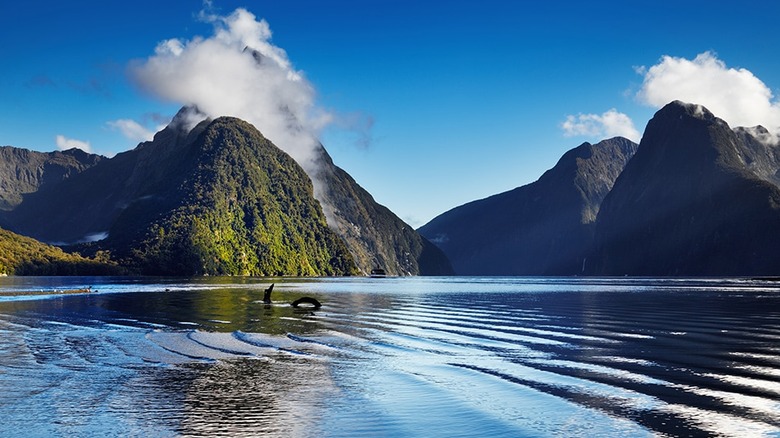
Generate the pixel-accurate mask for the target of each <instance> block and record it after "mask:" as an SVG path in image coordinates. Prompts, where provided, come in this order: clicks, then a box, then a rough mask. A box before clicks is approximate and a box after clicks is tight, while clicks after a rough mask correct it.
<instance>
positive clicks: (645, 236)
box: [586, 102, 780, 275]
mask: <svg viewBox="0 0 780 438" xmlns="http://www.w3.org/2000/svg"><path fill="white" fill-rule="evenodd" d="M753 131H754V132H755V130H753ZM770 152H772V153H770ZM776 163H777V158H776V155H775V154H774V153H773V151H772V150H771V149H768V148H767V146H765V145H763V144H762V143H761V142H759V141H758V140H757V139H756V137H755V136H754V135H752V134H751V132H750V131H749V130H744V129H738V130H737V131H736V132H735V131H734V130H732V129H731V128H730V127H729V126H728V125H727V124H726V122H724V121H723V120H721V119H718V118H717V117H715V116H714V115H713V114H712V113H710V112H709V111H707V110H706V109H705V108H703V107H701V106H699V105H690V104H684V103H681V102H673V103H670V104H669V105H667V106H666V107H664V108H662V109H661V110H660V111H658V112H657V113H656V114H655V116H654V117H653V119H652V120H651V121H650V122H649V123H648V125H647V128H646V130H645V134H644V136H643V138H642V142H641V144H640V146H639V150H638V151H637V153H636V155H635V156H634V158H633V159H632V160H631V161H630V162H629V163H628V165H627V166H626V168H625V170H624V171H623V173H622V174H621V175H620V177H619V178H618V180H617V181H616V182H615V185H614V187H613V189H612V191H611V192H610V193H609V195H608V196H607V197H606V198H605V199H604V202H603V203H602V206H601V211H600V213H599V216H598V221H597V227H596V239H595V250H594V253H593V256H592V257H591V258H589V260H588V262H587V266H586V272H587V273H590V274H598V275H776V274H777V273H778V272H780V258H779V257H777V251H778V248H780V233H778V230H780V189H778V187H777V185H776V184H777V169H778V167H777V164H776Z"/></svg>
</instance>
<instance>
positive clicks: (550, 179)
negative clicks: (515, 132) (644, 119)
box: [419, 137, 637, 275]
mask: <svg viewBox="0 0 780 438" xmlns="http://www.w3.org/2000/svg"><path fill="white" fill-rule="evenodd" d="M636 147H637V145H636V144H635V143H633V142H631V141H629V140H626V139H624V138H620V137H617V138H613V139H610V140H605V141H602V142H600V143H598V144H596V145H591V144H589V143H584V144H582V145H581V146H579V147H577V148H575V149H572V150H570V151H569V152H567V153H566V154H564V155H563V157H561V159H560V160H559V161H558V163H557V164H556V165H555V167H553V168H552V169H550V170H548V171H547V172H545V173H544V175H542V177H541V178H539V180H537V181H536V182H534V183H531V184H528V185H525V186H522V187H519V188H516V189H514V190H511V191H509V192H505V193H501V194H498V195H495V196H491V197H489V198H486V199H482V200H479V201H474V202H471V203H468V204H465V205H462V206H460V207H457V208H455V209H453V210H450V211H448V212H446V213H444V214H442V215H440V216H438V217H436V218H435V219H433V220H432V221H431V222H429V223H428V224H426V225H425V226H423V227H422V228H420V229H419V232H420V234H422V235H423V236H425V237H427V238H428V239H430V240H431V241H433V242H435V243H436V244H437V245H438V246H439V247H440V248H441V249H442V250H443V251H444V252H445V254H446V255H447V257H449V259H450V261H451V262H452V265H453V267H454V269H455V272H456V273H457V274H459V275H574V274H579V273H581V271H582V263H583V259H584V257H585V255H586V253H587V250H588V249H589V248H590V245H591V243H592V238H593V232H594V222H595V219H596V216H597V214H598V212H599V208H600V205H601V202H602V200H603V199H604V197H605V196H606V195H607V193H608V192H609V191H610V189H611V188H612V184H613V183H614V181H615V179H616V178H617V176H618V175H619V174H620V172H621V171H622V170H623V167H624V166H625V164H626V162H627V161H628V160H629V159H630V158H631V157H632V156H633V154H634V152H635V151H636Z"/></svg>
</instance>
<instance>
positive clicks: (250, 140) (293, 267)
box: [101, 117, 355, 275]
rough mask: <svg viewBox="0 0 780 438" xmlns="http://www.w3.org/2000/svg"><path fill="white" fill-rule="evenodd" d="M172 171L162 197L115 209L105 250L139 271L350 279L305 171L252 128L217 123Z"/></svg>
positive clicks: (347, 259)
mask: <svg viewBox="0 0 780 438" xmlns="http://www.w3.org/2000/svg"><path fill="white" fill-rule="evenodd" d="M170 165H171V166H170V167H169V169H168V170H169V171H168V172H167V173H166V172H163V173H161V175H160V176H161V178H162V180H166V179H169V180H168V181H166V182H167V184H166V185H165V187H167V188H168V190H167V191H161V190H157V191H155V195H153V196H140V197H138V198H137V199H136V200H135V201H134V202H133V203H131V204H130V205H129V206H128V207H127V208H125V209H124V210H122V212H121V213H120V214H119V215H118V217H117V219H116V221H115V222H114V224H113V226H112V227H111V230H110V232H109V237H108V239H106V241H105V242H104V243H103V244H102V245H105V246H109V247H112V248H114V249H115V251H117V253H118V255H119V256H120V257H122V256H124V257H130V258H131V259H134V263H135V264H140V265H141V266H142V268H143V271H144V272H154V273H163V274H167V273H178V274H181V273H189V274H212V275H213V274H217V275H225V274H229V275H237V274H238V275H247V274H249V275H346V274H351V273H354V272H355V266H354V263H353V261H352V258H351V256H350V254H349V252H348V251H347V249H346V247H345V246H344V244H343V242H342V241H341V240H340V239H339V238H338V236H336V235H335V233H333V232H332V231H331V230H330V229H329V228H328V226H327V223H326V220H325V216H324V214H323V213H322V210H321V208H320V205H319V203H318V202H317V201H316V200H315V199H314V195H313V188H312V185H311V181H310V180H309V178H308V176H307V175H306V173H305V172H304V171H303V169H301V168H300V166H298V164H297V163H295V161H294V160H293V159H292V158H290V157H289V156H288V155H287V154H285V153H284V152H283V151H281V150H280V149H278V148H277V147H276V146H274V145H273V144H272V143H271V142H270V141H268V140H267V139H266V138H264V137H263V136H262V134H260V132H258V131H257V130H256V129H255V128H254V127H253V126H252V125H249V124H248V123H246V122H243V121H241V120H239V119H235V118H229V117H221V118H218V119H216V120H214V121H213V122H210V123H208V125H207V126H205V127H204V128H203V131H202V132H201V133H200V134H199V135H198V136H197V139H196V140H195V141H194V142H192V143H190V144H187V145H186V146H184V147H183V148H181V149H180V150H179V151H178V153H177V158H176V159H172V160H170ZM163 174H165V175H168V176H163ZM176 175H178V176H176ZM141 193H143V192H141ZM102 245H101V246H102Z"/></svg>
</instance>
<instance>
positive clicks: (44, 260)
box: [0, 229, 125, 275]
mask: <svg viewBox="0 0 780 438" xmlns="http://www.w3.org/2000/svg"><path fill="white" fill-rule="evenodd" d="M123 273H125V270H124V269H122V268H121V267H120V266H118V265H117V264H116V263H112V262H111V261H109V260H106V259H105V254H98V257H96V258H91V259H89V258H85V257H82V256H81V255H79V254H69V253H66V252H64V251H63V250H62V249H61V248H58V247H56V246H51V245H46V244H43V243H41V242H38V241H37V240H35V239H32V238H29V237H25V236H20V235H18V234H15V233H12V232H10V231H8V230H3V229H0V275H119V274H123Z"/></svg>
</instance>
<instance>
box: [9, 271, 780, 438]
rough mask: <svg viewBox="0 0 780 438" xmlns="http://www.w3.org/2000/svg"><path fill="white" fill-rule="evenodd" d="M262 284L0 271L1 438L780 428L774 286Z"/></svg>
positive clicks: (684, 432) (778, 313)
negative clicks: (268, 294) (309, 305)
mask: <svg viewBox="0 0 780 438" xmlns="http://www.w3.org/2000/svg"><path fill="white" fill-rule="evenodd" d="M270 281H271V280H267V279H252V278H239V279H225V278H207V279H197V280H181V279H155V280H139V279H128V278H33V279H31V278H23V279H20V278H8V279H0V388H2V391H0V405H1V406H2V407H3V408H2V410H0V421H2V424H3V426H4V428H3V432H0V435H7V436H19V435H27V436H29V435H30V434H32V435H38V436H51V435H63V436H84V435H133V436H139V435H146V434H150V435H151V436H180V435H185V436H256V435H271V436H356V435H357V436H366V435H369V436H377V435H379V436H475V435H481V436H621V435H627V436H643V435H667V436H689V435H690V436H700V435H703V436H779V435H780V371H779V370H780V355H779V354H778V350H779V349H780V344H779V343H778V340H780V295H778V294H777V290H776V287H775V283H773V282H768V281H761V280H723V279H717V280H714V279H662V280H652V279H539V278H535V279H534V278H399V279H396V278H388V279H363V278H355V279H274V280H273V281H275V282H276V289H275V294H274V297H273V298H274V300H275V302H274V303H273V304H270V305H268V304H264V303H263V302H262V292H263V289H264V288H265V287H267V286H268V284H269V283H270ZM88 286H93V288H94V289H95V290H97V291H98V292H93V293H89V294H62V293H60V291H63V290H72V289H79V288H84V287H88ZM303 295H308V296H313V297H315V298H317V299H319V300H320V301H321V302H323V304H324V306H323V308H322V309H320V310H318V311H316V312H311V311H303V310H297V309H294V308H292V307H290V306H289V303H290V302H292V301H293V300H295V299H296V298H298V297H300V296H303Z"/></svg>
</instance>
